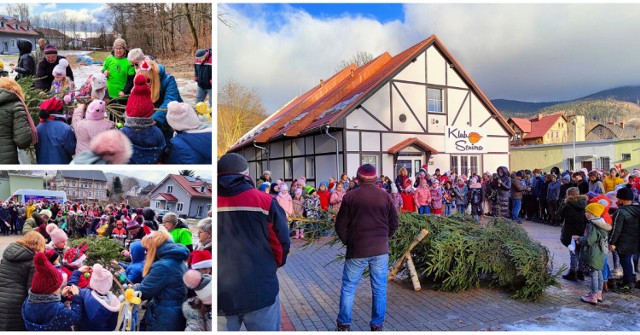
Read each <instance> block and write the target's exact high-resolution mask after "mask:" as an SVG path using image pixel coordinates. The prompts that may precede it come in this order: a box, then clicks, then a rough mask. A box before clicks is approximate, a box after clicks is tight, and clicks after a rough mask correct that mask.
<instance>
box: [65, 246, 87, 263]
mask: <svg viewBox="0 0 640 335" xmlns="http://www.w3.org/2000/svg"><path fill="white" fill-rule="evenodd" d="M85 259H87V255H85V254H84V252H83V251H82V250H81V249H80V248H69V250H67V252H65V253H64V260H65V261H66V262H67V265H69V266H72V267H80V266H81V265H82V262H84V261H85Z"/></svg>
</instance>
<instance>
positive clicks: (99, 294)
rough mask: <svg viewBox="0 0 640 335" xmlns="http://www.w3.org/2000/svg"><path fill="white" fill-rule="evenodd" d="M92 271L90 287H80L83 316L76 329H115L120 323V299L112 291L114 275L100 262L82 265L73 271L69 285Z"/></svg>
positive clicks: (74, 283)
mask: <svg viewBox="0 0 640 335" xmlns="http://www.w3.org/2000/svg"><path fill="white" fill-rule="evenodd" d="M89 271H91V280H90V281H89V288H83V289H80V294H79V296H80V297H81V298H82V317H81V318H80V321H79V322H78V325H77V326H76V327H75V328H74V330H76V331H114V330H115V329H116V325H117V323H118V312H119V311H120V300H118V298H117V297H116V296H115V294H113V293H111V291H110V290H111V286H112V285H113V275H112V274H111V272H109V270H107V269H105V268H103V267H102V265H100V264H95V265H94V266H93V267H90V266H87V265H85V266H82V267H80V268H79V269H78V270H75V271H73V273H72V274H71V278H70V279H69V282H68V285H78V282H79V281H80V276H83V275H84V274H85V273H87V272H89Z"/></svg>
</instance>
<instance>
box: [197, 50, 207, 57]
mask: <svg viewBox="0 0 640 335" xmlns="http://www.w3.org/2000/svg"><path fill="white" fill-rule="evenodd" d="M207 51H208V50H207V49H198V50H196V53H195V55H194V56H195V57H196V58H203V57H204V56H206V55H207Z"/></svg>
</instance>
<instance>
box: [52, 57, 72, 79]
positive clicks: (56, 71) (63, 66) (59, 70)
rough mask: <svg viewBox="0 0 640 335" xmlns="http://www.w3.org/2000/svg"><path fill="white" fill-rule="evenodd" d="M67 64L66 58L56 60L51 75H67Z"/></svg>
mask: <svg viewBox="0 0 640 335" xmlns="http://www.w3.org/2000/svg"><path fill="white" fill-rule="evenodd" d="M67 66H69V61H68V60H66V59H65V58H61V59H60V61H59V62H58V65H56V66H55V67H54V68H53V72H52V73H51V74H53V76H54V77H55V76H62V77H66V76H67Z"/></svg>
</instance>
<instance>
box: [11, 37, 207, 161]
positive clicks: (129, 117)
mask: <svg viewBox="0 0 640 335" xmlns="http://www.w3.org/2000/svg"><path fill="white" fill-rule="evenodd" d="M17 46H18V49H19V50H20V58H19V60H18V64H17V65H12V66H11V70H12V72H15V73H17V75H16V77H15V80H14V79H11V78H10V77H3V78H0V115H3V116H4V117H3V119H4V120H5V121H3V122H0V134H1V135H0V141H2V142H0V143H2V144H3V145H2V148H1V149H0V163H1V164H18V163H19V162H20V161H19V156H18V150H23V149H26V148H28V147H29V146H31V145H34V146H35V151H36V152H35V159H36V162H37V163H38V164H126V163H129V164H157V163H167V164H211V163H212V158H211V157H212V156H211V155H212V129H211V122H210V119H209V120H207V119H206V116H205V115H206V114H207V113H210V112H209V111H210V109H208V108H207V106H206V104H205V103H204V100H205V99H206V97H207V95H209V106H211V81H212V66H211V58H212V53H211V50H210V49H200V50H198V51H196V53H195V63H194V74H195V81H196V82H197V97H196V99H197V104H196V105H195V107H196V108H195V109H194V108H193V107H192V106H191V105H189V104H187V103H184V102H183V100H182V98H181V96H180V91H179V89H178V86H177V83H176V80H175V78H174V77H173V76H172V75H170V74H168V73H167V72H166V70H165V67H164V66H163V65H161V64H158V63H157V61H156V60H154V59H153V57H151V56H149V55H145V54H144V52H143V51H142V49H140V48H135V49H131V50H129V49H128V46H127V43H126V41H125V40H124V39H122V38H118V39H116V40H115V41H114V43H113V50H112V52H111V55H110V56H108V57H107V58H106V59H105V61H104V64H103V68H102V70H101V71H100V72H97V73H94V74H92V75H91V76H90V77H89V78H88V79H87V82H86V83H84V84H82V85H76V83H74V76H73V70H72V69H71V66H70V64H69V62H68V60H67V59H66V58H65V57H64V56H60V55H58V50H57V48H56V46H54V45H51V44H46V45H45V43H44V40H40V41H39V44H38V48H37V50H36V52H35V55H34V54H32V53H31V48H32V45H31V42H30V41H28V40H24V39H18V42H17ZM39 57H41V59H38V58H39ZM30 76H31V77H33V78H35V79H36V80H35V81H34V84H33V85H34V87H35V88H36V89H38V90H40V91H42V92H44V93H45V95H47V96H48V97H49V98H48V99H45V100H44V101H42V103H41V104H40V108H39V114H38V116H39V122H38V124H37V125H35V122H34V120H32V118H31V116H30V114H29V110H28V109H27V107H26V105H25V95H24V92H23V90H22V88H21V87H20V85H18V83H17V82H16V80H18V79H20V78H23V77H30ZM110 100H115V101H116V102H118V103H119V104H121V105H125V106H126V107H125V115H124V124H122V123H120V122H118V123H116V122H114V121H111V120H109V118H108V117H107V113H106V107H107V104H108V103H109V101H110ZM200 105H202V106H200ZM209 108H210V107H209ZM196 110H197V112H196ZM71 111H73V112H71ZM114 119H115V118H114Z"/></svg>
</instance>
